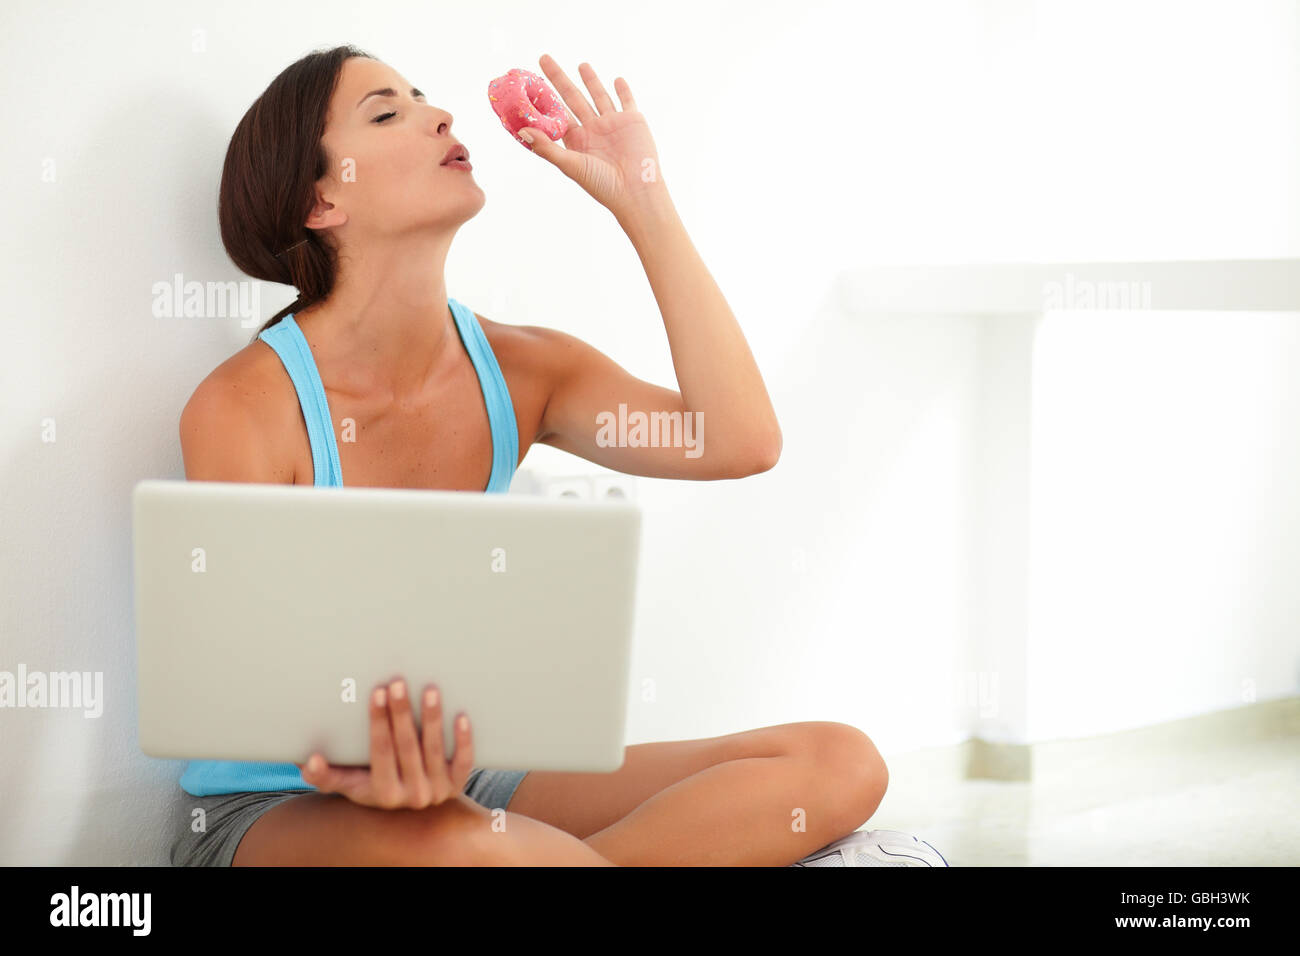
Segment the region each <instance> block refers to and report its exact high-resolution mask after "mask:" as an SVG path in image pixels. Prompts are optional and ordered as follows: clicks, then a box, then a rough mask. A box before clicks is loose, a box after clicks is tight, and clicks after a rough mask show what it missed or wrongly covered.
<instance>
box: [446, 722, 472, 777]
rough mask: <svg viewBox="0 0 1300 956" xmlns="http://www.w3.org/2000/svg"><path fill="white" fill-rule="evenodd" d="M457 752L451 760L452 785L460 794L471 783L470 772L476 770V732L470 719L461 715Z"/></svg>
mask: <svg viewBox="0 0 1300 956" xmlns="http://www.w3.org/2000/svg"><path fill="white" fill-rule="evenodd" d="M455 733H456V752H455V753H454V754H453V755H452V758H451V783H452V786H453V787H454V788H455V791H456V792H457V793H459V792H460V791H461V790H464V789H465V784H466V783H468V782H469V772H470V771H471V770H472V769H473V768H474V732H473V730H472V729H471V727H470V725H469V717H468V716H466V715H465V714H461V715H460V716H459V717H457V718H456V731H455Z"/></svg>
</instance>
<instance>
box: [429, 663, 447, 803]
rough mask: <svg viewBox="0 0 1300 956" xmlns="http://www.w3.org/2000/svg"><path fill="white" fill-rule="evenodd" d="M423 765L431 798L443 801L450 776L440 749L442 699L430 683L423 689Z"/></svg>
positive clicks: (445, 759)
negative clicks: (430, 785)
mask: <svg viewBox="0 0 1300 956" xmlns="http://www.w3.org/2000/svg"><path fill="white" fill-rule="evenodd" d="M423 743H424V765H425V767H426V768H427V769H428V772H429V782H430V783H432V784H433V799H434V800H436V801H439V802H441V801H443V800H445V799H447V797H448V796H450V791H451V789H452V786H453V784H452V782H451V778H450V777H449V776H448V775H447V758H446V757H444V756H443V750H442V699H441V697H440V696H439V694H438V689H437V688H436V687H434V686H432V685H430V686H428V687H426V688H425V690H424V740H423Z"/></svg>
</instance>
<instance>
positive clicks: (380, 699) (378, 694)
mask: <svg viewBox="0 0 1300 956" xmlns="http://www.w3.org/2000/svg"><path fill="white" fill-rule="evenodd" d="M387 700H388V695H387V694H386V693H384V689H383V688H382V687H380V688H379V689H378V690H376V691H375V706H376V707H383V706H384V703H385V702H386V701H387Z"/></svg>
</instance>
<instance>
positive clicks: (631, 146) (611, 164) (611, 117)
mask: <svg viewBox="0 0 1300 956" xmlns="http://www.w3.org/2000/svg"><path fill="white" fill-rule="evenodd" d="M538 62H539V63H540V64H541V67H542V70H543V71H544V72H545V73H546V76H547V78H548V79H549V80H550V81H551V85H552V86H554V87H555V91H556V92H557V93H558V94H560V97H561V99H563V100H564V102H565V103H566V104H567V106H568V117H569V130H568V132H567V133H565V134H564V136H562V137H560V138H561V139H562V140H563V141H564V147H563V148H561V147H560V145H559V143H555V142H552V141H551V138H550V137H549V136H547V135H546V134H545V133H543V132H542V131H541V130H539V129H536V128H533V127H524V129H526V130H528V131H529V133H530V134H531V135H532V137H533V141H532V144H531V148H532V150H533V152H535V153H537V154H538V155H539V156H541V157H542V158H543V159H545V160H546V161H548V162H549V163H551V164H552V165H554V166H557V167H558V168H559V169H560V171H561V172H562V173H564V175H566V176H568V177H569V178H570V179H572V180H573V181H574V182H576V183H577V184H578V185H579V186H581V187H582V188H583V189H585V190H586V191H587V193H588V194H590V195H591V197H592V198H593V199H595V200H596V201H597V202H598V203H600V204H601V205H602V206H605V207H606V208H607V209H609V210H610V212H612V213H614V215H615V216H616V217H618V218H620V219H621V218H622V216H623V215H624V214H625V213H627V212H629V211H631V210H633V209H634V208H635V207H636V206H637V204H638V203H639V202H641V201H642V200H645V199H648V198H652V197H654V196H655V194H656V193H664V192H665V190H666V187H665V185H664V183H663V181H662V178H661V177H660V175H659V153H658V151H656V149H655V143H654V139H653V138H652V137H651V136H650V127H649V126H648V125H647V124H646V121H645V117H644V116H642V115H641V113H640V112H638V111H637V108H636V101H635V100H633V99H632V90H631V89H630V88H629V87H628V85H627V81H626V80H625V79H623V77H621V76H620V77H618V78H617V79H615V80H614V90H615V92H617V93H618V98H619V102H620V103H622V105H623V108H622V109H621V110H620V109H617V108H615V106H614V102H613V100H611V99H610V98H609V94H608V93H606V92H605V87H604V85H602V84H601V82H600V79H599V77H597V76H596V71H595V70H593V69H592V68H591V64H590V63H580V64H578V72H579V74H580V75H581V76H582V80H583V82H584V83H586V84H587V89H588V90H589V91H590V92H591V98H592V100H593V101H594V102H595V104H596V106H595V109H592V106H591V104H590V103H588V102H587V98H586V97H585V96H583V95H582V92H581V91H580V90H579V89H578V88H577V87H576V86H575V85H574V84H573V81H571V80H570V79H569V77H568V76H567V75H565V72H564V71H563V70H561V69H560V65H559V64H558V63H556V62H555V60H554V58H552V57H551V56H549V55H543V56H542V57H541V59H540V60H538Z"/></svg>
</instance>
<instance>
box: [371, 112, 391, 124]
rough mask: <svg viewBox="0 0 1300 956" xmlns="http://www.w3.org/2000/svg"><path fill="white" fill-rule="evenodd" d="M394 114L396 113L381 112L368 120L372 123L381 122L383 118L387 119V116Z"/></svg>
mask: <svg viewBox="0 0 1300 956" xmlns="http://www.w3.org/2000/svg"><path fill="white" fill-rule="evenodd" d="M396 115H397V114H396V113H381V114H380V115H379V116H376V117H375V118H374V119H372V120H371V121H370V122H372V123H382V122H383V121H384V120H386V119H388V118H389V117H391V116H396Z"/></svg>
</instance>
